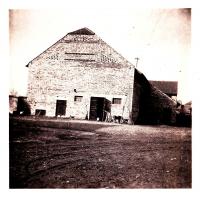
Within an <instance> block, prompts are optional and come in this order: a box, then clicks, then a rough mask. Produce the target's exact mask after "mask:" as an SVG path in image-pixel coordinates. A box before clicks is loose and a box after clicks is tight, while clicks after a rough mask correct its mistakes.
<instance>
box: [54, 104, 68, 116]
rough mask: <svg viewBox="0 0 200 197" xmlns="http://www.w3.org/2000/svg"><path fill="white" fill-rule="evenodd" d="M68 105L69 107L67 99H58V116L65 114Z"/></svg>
mask: <svg viewBox="0 0 200 197" xmlns="http://www.w3.org/2000/svg"><path fill="white" fill-rule="evenodd" d="M66 107H67V101H66V100H57V101H56V116H65V114H66Z"/></svg>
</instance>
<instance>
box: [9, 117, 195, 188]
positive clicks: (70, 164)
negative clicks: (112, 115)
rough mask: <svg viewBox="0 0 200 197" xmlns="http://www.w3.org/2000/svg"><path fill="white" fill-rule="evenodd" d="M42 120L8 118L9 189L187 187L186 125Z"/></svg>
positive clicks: (188, 146) (188, 131) (188, 135)
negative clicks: (139, 124)
mask: <svg viewBox="0 0 200 197" xmlns="http://www.w3.org/2000/svg"><path fill="white" fill-rule="evenodd" d="M44 122H45V121H44V120H42V121H38V120H25V119H17V118H11V119H10V188H191V129H190V128H183V127H170V126H137V125H132V126H130V125H119V124H111V123H107V124H105V123H99V122H88V121H70V123H68V121H67V120H62V121H60V120H59V121H58V120H55V121H53V120H51V121H46V122H45V123H44ZM63 122H64V123H65V124H64V123H63ZM77 127H79V128H80V129H77Z"/></svg>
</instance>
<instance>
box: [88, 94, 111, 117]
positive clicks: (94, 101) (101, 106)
mask: <svg viewBox="0 0 200 197" xmlns="http://www.w3.org/2000/svg"><path fill="white" fill-rule="evenodd" d="M110 109H111V102H110V101H109V100H107V99H106V98H103V97H91V101H90V120H97V119H98V120H100V121H104V120H105V118H106V115H105V110H106V111H108V112H110V111H111V110H110Z"/></svg>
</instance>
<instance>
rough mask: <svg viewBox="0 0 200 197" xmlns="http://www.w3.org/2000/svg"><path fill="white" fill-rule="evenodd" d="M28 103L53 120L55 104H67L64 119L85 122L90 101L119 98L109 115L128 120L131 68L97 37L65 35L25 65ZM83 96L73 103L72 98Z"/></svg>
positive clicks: (33, 108) (130, 104)
mask: <svg viewBox="0 0 200 197" xmlns="http://www.w3.org/2000/svg"><path fill="white" fill-rule="evenodd" d="M28 67H29V83H28V95H27V96H28V102H29V103H30V105H31V114H35V110H36V109H43V110H46V115H47V116H55V111H56V101H57V100H66V101H67V107H66V115H65V116H66V117H69V116H74V117H75V118H81V119H83V118H85V117H86V114H88V113H89V111H90V98H91V96H93V97H104V98H107V99H108V100H110V101H111V102H112V98H121V99H122V103H121V104H112V105H111V114H112V115H123V116H124V117H125V118H128V117H129V113H131V111H132V97H133V81H134V68H133V65H131V64H130V63H129V62H127V61H126V60H125V59H124V58H123V57H122V56H121V55H119V54H118V53H117V52H116V51H115V50H113V49H112V48H111V47H109V46H108V45H107V44H106V43H105V42H104V41H102V40H101V39H100V38H99V37H97V36H96V35H70V34H67V35H66V36H65V37H64V38H62V39H61V40H59V41H58V42H57V43H56V44H54V45H53V46H52V47H50V48H49V49H47V50H46V51H44V52H43V53H42V54H41V55H39V56H38V57H36V58H35V59H34V60H33V61H31V62H30V63H29V65H28ZM76 95H77V96H83V98H82V101H81V102H74V96H76Z"/></svg>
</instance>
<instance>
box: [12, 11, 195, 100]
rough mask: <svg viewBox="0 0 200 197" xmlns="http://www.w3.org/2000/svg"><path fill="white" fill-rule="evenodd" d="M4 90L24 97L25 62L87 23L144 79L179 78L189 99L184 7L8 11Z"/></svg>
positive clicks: (188, 28) (188, 27) (187, 13)
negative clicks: (7, 72) (7, 80)
mask: <svg viewBox="0 0 200 197" xmlns="http://www.w3.org/2000/svg"><path fill="white" fill-rule="evenodd" d="M9 18H10V65H11V69H10V89H15V90H16V91H17V92H18V94H19V95H26V89H27V73H28V68H26V67H25V65H26V64H27V63H28V62H29V61H31V60H32V59H33V58H35V57H36V56H37V55H39V54H40V53H41V52H43V51H44V50H46V49H47V48H48V47H49V46H51V45H52V44H54V43H55V42H56V41H58V40H59V39H60V38H62V37H63V36H65V35H66V34H67V33H68V32H71V31H75V30H77V29H80V28H83V27H87V28H89V29H91V30H92V31H93V32H95V33H96V34H97V35H98V36H99V37H101V38H102V39H103V40H104V41H105V42H107V43H108V44H109V45H110V46H111V47H112V48H114V49H115V50H116V51H117V52H119V53H120V54H121V55H122V56H123V57H125V58H126V59H127V60H128V61H130V62H131V63H132V64H133V65H135V63H136V60H135V58H136V57H138V58H140V60H139V62H138V67H137V68H138V69H139V70H140V71H141V72H143V73H144V74H145V76H146V77H147V79H149V80H169V81H173V80H179V96H178V98H179V99H180V100H183V101H188V100H191V92H190V89H191V88H190V85H191V84H190V81H191V78H190V77H191V72H190V70H191V69H189V68H190V58H189V57H190V39H191V13H190V10H189V9H119V8H118V9H112V10H111V9H106V8H105V9H98V10H97V9H76V10H72V9H70V8H68V9H63V10H56V9H51V10H44V9H41V10H10V15H9Z"/></svg>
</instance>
